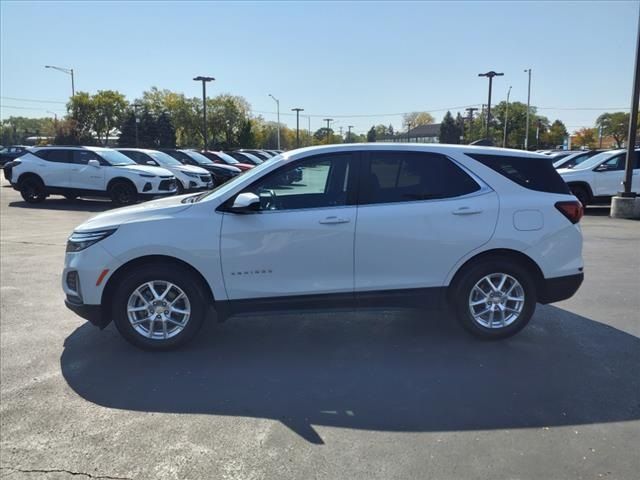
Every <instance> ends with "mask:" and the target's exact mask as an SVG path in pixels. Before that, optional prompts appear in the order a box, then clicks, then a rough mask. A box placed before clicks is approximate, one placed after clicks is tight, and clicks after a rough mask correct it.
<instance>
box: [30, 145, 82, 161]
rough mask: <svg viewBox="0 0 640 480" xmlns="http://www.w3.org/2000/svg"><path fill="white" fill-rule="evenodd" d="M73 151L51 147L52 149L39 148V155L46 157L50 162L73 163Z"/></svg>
mask: <svg viewBox="0 0 640 480" xmlns="http://www.w3.org/2000/svg"><path fill="white" fill-rule="evenodd" d="M71 154H72V151H71V150H64V149H60V148H56V149H51V150H39V151H38V152H37V155H38V156H39V157H40V158H44V159H45V160H46V161H48V162H54V163H72V162H73V160H72V156H71Z"/></svg>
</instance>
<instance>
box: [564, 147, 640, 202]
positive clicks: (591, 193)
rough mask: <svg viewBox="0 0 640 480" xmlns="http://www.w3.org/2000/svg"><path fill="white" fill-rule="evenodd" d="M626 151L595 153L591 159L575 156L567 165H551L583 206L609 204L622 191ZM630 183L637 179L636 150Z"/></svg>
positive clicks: (639, 161) (638, 160)
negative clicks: (606, 202)
mask: <svg viewBox="0 0 640 480" xmlns="http://www.w3.org/2000/svg"><path fill="white" fill-rule="evenodd" d="M626 152H627V151H626V150H624V149H619V150H608V151H600V152H597V151H596V152H595V154H594V155H591V156H582V157H578V158H576V159H575V160H571V159H570V157H566V159H565V160H567V161H568V162H569V161H573V164H571V163H568V164H567V163H562V164H558V165H559V166H556V164H554V166H555V167H556V169H557V172H558V173H559V174H560V176H561V177H562V179H563V180H564V181H565V182H566V183H567V184H568V185H569V188H570V189H571V193H573V194H574V195H575V196H576V197H577V198H578V200H580V202H581V203H582V205H583V206H585V207H586V206H587V205H591V204H597V203H602V202H605V201H609V200H610V198H611V197H612V196H613V195H615V194H616V193H618V192H619V191H621V190H622V181H623V180H624V170H625V164H626ZM633 177H634V178H633V182H634V184H636V183H637V182H638V181H639V180H640V149H637V150H635V159H634V165H633Z"/></svg>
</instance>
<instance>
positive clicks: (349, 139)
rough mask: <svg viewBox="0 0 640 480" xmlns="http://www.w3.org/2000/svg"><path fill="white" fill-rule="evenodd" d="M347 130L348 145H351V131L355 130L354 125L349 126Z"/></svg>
mask: <svg viewBox="0 0 640 480" xmlns="http://www.w3.org/2000/svg"><path fill="white" fill-rule="evenodd" d="M347 128H348V131H347V143H351V129H352V128H353V125H348V126H347Z"/></svg>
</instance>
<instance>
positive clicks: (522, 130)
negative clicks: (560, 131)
mask: <svg viewBox="0 0 640 480" xmlns="http://www.w3.org/2000/svg"><path fill="white" fill-rule="evenodd" d="M506 108H507V104H506V102H500V103H498V104H497V105H495V106H494V107H492V109H491V116H492V119H491V125H490V137H492V139H493V141H494V143H495V144H496V145H502V138H503V134H504V124H505V113H506ZM538 120H540V122H541V127H542V128H541V129H540V135H541V138H542V135H543V133H544V132H546V130H548V128H549V120H548V119H547V118H546V117H544V116H540V115H537V113H536V108H535V107H530V108H529V146H530V147H531V146H532V145H534V144H535V139H536V128H537V124H538ZM485 121H486V117H483V116H482V115H480V116H479V117H477V118H476V119H474V121H473V126H472V131H473V132H474V135H475V138H474V139H473V140H477V139H478V138H480V137H479V136H478V135H481V136H482V137H484V135H485V134H484V129H483V128H484V122H485ZM526 123H527V104H526V103H521V102H510V103H509V113H508V116H507V145H506V146H507V147H510V148H524V138H525V134H526ZM480 132H482V133H480Z"/></svg>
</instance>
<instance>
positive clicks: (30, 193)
mask: <svg viewBox="0 0 640 480" xmlns="http://www.w3.org/2000/svg"><path fill="white" fill-rule="evenodd" d="M20 195H21V196H22V198H23V199H24V201H25V202H27V203H41V202H44V199H45V198H47V191H46V189H45V187H44V183H42V180H40V179H39V178H37V177H33V176H30V177H27V178H25V179H24V180H21V181H20Z"/></svg>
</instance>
